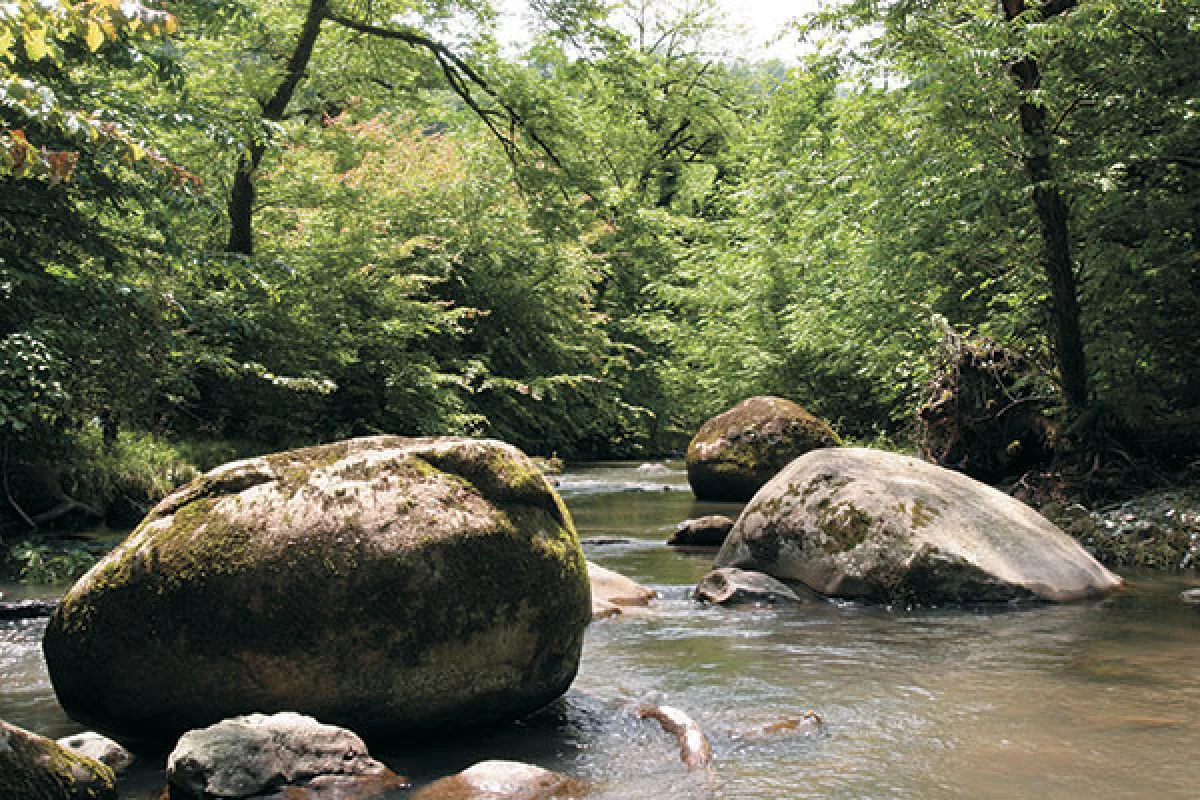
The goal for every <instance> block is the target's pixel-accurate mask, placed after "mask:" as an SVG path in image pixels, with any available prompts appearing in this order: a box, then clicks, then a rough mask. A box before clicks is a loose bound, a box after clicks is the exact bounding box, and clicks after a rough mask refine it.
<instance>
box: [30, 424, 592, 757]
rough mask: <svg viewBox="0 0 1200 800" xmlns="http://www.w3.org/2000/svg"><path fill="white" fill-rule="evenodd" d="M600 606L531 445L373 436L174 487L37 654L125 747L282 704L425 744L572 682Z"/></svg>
mask: <svg viewBox="0 0 1200 800" xmlns="http://www.w3.org/2000/svg"><path fill="white" fill-rule="evenodd" d="M589 594H590V592H589V586H588V575H587V567H586V563H585V561H584V557H583V551H582V549H581V548H580V546H579V542H578V538H577V536H576V533H575V529H574V526H573V524H572V522H571V519H570V515H569V514H568V513H567V510H566V508H565V507H564V506H563V504H562V501H561V499H560V498H559V497H558V495H557V494H556V493H555V492H554V490H553V489H551V488H550V486H549V485H548V484H547V483H546V480H545V478H543V477H542V474H541V473H540V472H539V471H538V470H537V468H536V467H535V466H534V465H533V464H532V463H531V462H530V461H529V459H528V458H527V457H526V456H525V455H523V454H522V453H521V452H520V451H518V450H517V449H515V448H513V447H511V446H510V445H506V444H503V443H501V442H497V441H489V440H471V439H457V438H443V439H406V438H400V437H387V436H381V437H372V438H366V439H355V440H351V441H346V442H339V443H336V444H331V445H325V446H321V447H313V448H307V449H304V450H295V451H289V452H286V453H279V454H275V455H271V456H265V457H262V458H255V459H250V460H247V461H241V462H236V463H233V464H228V465H226V466H224V467H220V468H218V469H216V470H214V471H213V472H211V473H209V474H207V475H204V476H201V477H200V478H198V479H196V480H195V481H193V482H192V483H190V484H188V485H187V486H185V487H183V488H181V489H180V490H178V491H177V492H175V493H174V494H172V495H170V496H169V497H167V498H166V499H164V500H163V501H162V502H161V503H160V504H159V505H158V506H156V507H155V508H154V509H153V510H152V511H151V513H150V514H149V516H147V518H146V519H145V520H144V521H143V522H142V524H141V525H140V526H139V527H138V528H137V529H136V530H135V531H134V532H133V533H132V534H131V535H130V536H129V538H128V539H126V540H125V542H123V543H122V544H121V545H120V546H119V547H117V548H116V549H115V550H114V551H113V552H112V553H111V554H110V555H109V556H107V557H106V558H105V559H104V560H102V561H101V562H100V563H98V564H97V565H96V566H95V567H94V568H93V569H92V570H91V571H89V572H88V574H87V575H85V576H84V577H83V578H82V579H80V581H79V582H78V583H77V584H76V585H75V586H74V587H72V589H71V590H70V591H69V592H67V594H66V595H65V596H64V597H63V599H62V602H61V603H60V604H59V607H58V609H57V611H56V612H55V614H54V616H53V617H51V619H50V622H49V624H48V626H47V629H46V634H45V638H44V640H43V649H44V652H45V656H46V663H47V666H48V668H49V672H50V677H51V679H52V681H53V683H54V688H55V691H56V692H57V694H58V697H59V700H60V702H61V703H62V706H63V707H64V708H65V709H66V711H67V713H69V714H70V715H72V716H73V717H74V718H75V719H77V720H79V721H81V722H83V723H84V724H86V725H87V726H88V727H90V728H94V729H96V730H99V731H101V732H103V733H106V734H108V735H110V736H113V738H116V739H118V740H119V741H123V742H125V743H127V744H131V743H132V744H143V743H144V744H147V745H160V746H161V745H163V744H169V743H172V742H174V741H175V739H177V738H178V737H179V735H180V734H182V733H183V732H184V731H186V730H190V729H193V728H200V727H204V726H206V725H211V724H213V723H214V722H217V721H219V720H222V719H227V718H230V717H234V716H237V715H239V714H246V713H251V712H273V711H285V710H290V711H297V712H300V713H305V714H311V715H313V716H315V717H317V718H319V719H321V720H323V721H326V722H328V723H330V724H336V725H341V726H344V727H347V728H350V729H352V730H355V731H358V732H360V733H362V734H363V735H365V736H374V735H379V736H414V735H420V734H422V733H423V732H427V731H429V730H431V729H435V728H447V727H456V726H468V725H471V726H473V725H478V724H483V723H487V722H495V721H505V720H511V719H516V718H519V717H521V716H524V715H526V714H528V713H530V712H532V711H534V710H536V709H538V708H540V707H541V706H543V705H545V704H546V703H548V702H550V701H551V700H553V699H555V698H556V697H558V696H559V695H561V694H562V693H563V692H564V691H566V689H567V687H568V686H569V685H570V683H571V681H572V679H573V678H574V676H575V672H576V670H577V669H578V665H579V657H580V651H581V649H582V646H583V635H584V630H585V628H586V627H587V624H588V622H589V620H590V619H591V602H590V597H589ZM134 749H136V747H135V748H134Z"/></svg>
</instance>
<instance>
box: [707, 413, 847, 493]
mask: <svg viewBox="0 0 1200 800" xmlns="http://www.w3.org/2000/svg"><path fill="white" fill-rule="evenodd" d="M840 444H841V440H840V439H839V438H838V436H837V434H836V433H834V431H833V429H832V428H831V427H829V424H828V423H827V422H825V421H824V420H821V419H819V418H817V417H815V416H813V415H812V414H810V413H808V412H807V411H805V410H804V409H803V408H801V407H800V406H799V405H797V404H795V403H793V402H792V401H790V400H784V399H783V398H781V397H751V398H750V399H748V400H744V401H742V402H741V403H739V404H738V405H736V406H734V407H733V408H731V409H729V410H728V411H726V412H724V413H722V414H718V415H717V416H715V417H713V418H712V419H710V420H708V421H707V422H705V423H704V424H703V425H702V426H701V427H700V430H699V431H698V432H697V433H696V436H695V437H694V438H693V439H692V441H691V443H690V444H689V445H688V449H687V475H688V483H689V484H691V487H692V492H693V493H695V495H696V498H697V499H699V500H723V501H734V502H745V501H747V500H749V499H750V498H751V497H753V496H754V493H755V492H757V491H758V490H759V489H760V488H762V487H763V485H765V484H766V483H767V481H769V480H771V478H772V477H774V476H775V474H776V473H778V472H779V470H781V469H783V468H784V467H785V466H787V465H788V464H789V463H791V461H792V460H793V459H795V458H797V457H798V456H801V455H804V454H805V453H807V452H809V451H810V450H816V449H818V448H823V447H836V446H839V445H840Z"/></svg>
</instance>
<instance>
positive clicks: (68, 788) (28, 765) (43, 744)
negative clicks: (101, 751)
mask: <svg viewBox="0 0 1200 800" xmlns="http://www.w3.org/2000/svg"><path fill="white" fill-rule="evenodd" d="M116 796H117V790H116V778H115V777H114V776H113V772H112V770H111V769H109V768H108V767H106V766H105V765H103V764H101V763H100V762H98V761H94V760H92V759H90V758H86V757H84V756H80V755H77V754H75V753H72V752H71V751H70V750H68V749H66V748H65V747H63V746H62V745H59V744H58V743H57V742H55V741H53V740H52V739H47V738H46V737H44V736H38V735H37V734H36V733H30V732H29V731H27V730H24V729H23V728H18V727H17V726H15V725H9V724H8V723H7V722H4V721H3V720H0V798H4V800H115V798H116Z"/></svg>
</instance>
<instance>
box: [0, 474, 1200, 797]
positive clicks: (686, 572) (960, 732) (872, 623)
mask: <svg viewBox="0 0 1200 800" xmlns="http://www.w3.org/2000/svg"><path fill="white" fill-rule="evenodd" d="M557 481H558V484H559V490H560V491H561V492H562V494H563V496H564V498H565V499H566V502H567V505H568V506H569V507H570V509H571V512H572V514H573V515H574V518H575V523H576V526H577V527H578V529H579V532H580V536H581V537H582V538H583V539H584V548H585V550H586V551H587V553H588V557H589V558H590V559H591V560H593V561H595V562H597V563H600V564H602V565H604V566H607V567H609V568H612V569H615V570H617V571H619V572H622V573H624V574H626V575H628V576H630V577H631V578H633V579H635V580H637V581H639V582H641V583H643V584H646V585H648V586H650V587H651V588H654V589H656V590H657V591H658V592H659V593H660V595H661V597H660V599H659V600H657V601H656V602H655V604H654V605H653V607H652V608H651V609H650V611H649V612H648V613H643V614H632V615H626V616H624V617H619V618H615V619H608V620H603V621H599V622H596V623H594V624H593V625H592V626H591V628H590V629H589V633H588V639H587V644H586V647H585V651H584V658H583V664H582V666H581V669H580V673H579V677H578V679H577V680H576V682H575V685H574V687H573V689H572V690H571V692H570V693H569V694H568V696H567V697H566V698H565V700H564V701H560V702H559V703H557V704H555V705H554V706H552V707H551V708H550V709H548V710H546V711H545V712H542V713H540V714H539V715H537V716H535V717H534V718H532V719H530V720H528V721H526V722H524V723H522V724H520V725H517V726H513V727H510V728H508V729H504V730H500V731H495V732H491V733H486V734H482V735H479V736H475V737H472V738H470V739H466V738H462V737H460V738H458V739H456V740H454V741H442V742H437V743H436V744H431V745H430V746H428V747H426V748H424V749H420V750H408V751H403V752H388V751H387V750H386V749H385V750H384V751H383V752H382V753H381V755H382V756H383V757H384V759H385V760H386V761H388V762H389V763H390V764H392V766H394V767H395V768H396V769H397V770H399V771H401V772H404V773H406V774H408V775H410V776H411V777H412V778H413V779H414V781H416V782H417V783H418V784H420V783H423V782H426V781H429V780H432V779H434V778H436V777H438V776H440V775H444V774H448V773H450V772H454V771H457V770H459V769H462V768H463V767H465V766H468V765H469V764H471V763H474V762H475V761H479V760H483V759H487V758H508V759H516V760H521V761H528V762H532V763H536V764H539V765H541V766H545V767H548V768H551V769H556V770H559V771H562V772H567V773H570V774H572V775H575V776H578V777H582V778H585V779H587V780H589V781H590V782H592V783H593V784H594V786H595V797H598V798H605V800H608V799H610V798H611V799H613V800H615V799H617V798H626V799H628V800H640V799H657V798H666V797H670V798H747V799H749V798H764V799H766V798H771V799H772V800H774V799H776V798H806V797H812V798H961V797H967V798H982V799H987V798H1088V797H1094V798H1195V797H1197V796H1200V788H1198V787H1200V759H1197V757H1196V756H1197V754H1200V611H1197V610H1196V609H1191V608H1188V607H1186V606H1184V605H1183V604H1182V603H1180V601H1179V599H1178V592H1179V591H1180V590H1181V589H1183V588H1186V586H1188V585H1191V584H1192V583H1194V582H1195V581H1186V580H1185V579H1182V578H1175V577H1164V576H1129V577H1130V578H1131V581H1130V584H1131V585H1130V588H1129V590H1128V591H1126V592H1124V593H1123V594H1121V595H1120V596H1118V597H1116V598H1114V599H1111V600H1109V601H1107V602H1105V603H1101V604H1093V605H1082V606H1046V607H1039V608H1028V609H1023V610H1007V609H1004V610H1002V609H988V610H922V611H908V610H903V609H898V610H887V609H878V608H863V607H856V606H837V605H832V604H831V605H828V606H824V607H818V608H813V607H807V606H806V607H803V608H797V609H769V608H767V609H749V610H729V609H724V608H706V607H703V606H700V605H698V604H696V603H694V602H693V601H692V600H691V599H690V596H689V593H690V589H691V587H692V586H693V585H694V584H695V582H696V581H697V580H698V579H699V578H700V576H702V575H703V574H704V573H705V572H706V571H707V570H708V568H709V565H710V563H711V561H712V554H711V553H680V552H675V551H673V550H671V549H670V548H667V547H666V546H665V544H664V542H665V540H666V538H667V536H668V535H669V534H670V532H671V530H672V529H673V528H674V525H675V523H677V522H678V521H680V520H682V519H685V518H687V517H694V516H699V515H702V514H708V513H725V514H729V515H733V514H736V512H737V510H738V508H737V506H732V505H717V504H708V503H697V502H695V501H694V500H693V498H692V495H691V493H690V492H689V491H688V490H687V485H686V481H685V480H684V478H683V474H682V472H681V471H679V470H678V469H677V468H672V469H665V468H662V467H658V468H640V469H639V468H638V465H602V466H593V467H588V468H583V469H578V470H572V471H570V472H569V473H568V474H566V475H563V476H560V477H559V478H558V479H557ZM0 591H3V592H5V594H6V595H7V599H19V597H20V596H29V593H28V592H21V591H20V590H19V589H18V588H16V587H8V586H0ZM43 628H44V622H43V621H31V622H15V623H14V622H0V676H2V682H0V718H3V719H7V720H9V721H10V722H13V723H15V724H18V725H22V726H24V727H27V728H31V729H33V730H36V731H38V732H41V733H45V734H48V735H52V736H61V735H65V734H67V733H70V732H74V731H76V730H78V728H77V726H76V725H75V724H74V723H73V722H71V721H70V720H69V719H68V718H67V717H66V716H65V715H64V714H63V712H62V711H61V709H59V707H58V705H57V703H56V702H55V701H54V695H53V691H52V690H51V688H50V685H49V681H48V679H47V677H46V674H45V668H44V665H43V664H42V662H41V657H40V651H39V647H38V642H39V639H40V636H41V631H42V629H43ZM644 702H653V703H662V704H670V705H672V706H675V707H678V708H680V709H683V710H684V711H686V712H687V713H689V714H690V715H691V716H692V717H693V718H695V719H696V720H697V721H698V722H699V723H700V725H701V727H703V728H704V729H705V731H706V732H707V733H708V736H709V738H710V740H711V741H712V746H713V752H714V761H713V769H712V770H711V771H710V772H701V773H691V774H689V773H687V772H685V771H684V769H683V767H682V765H681V764H680V762H679V754H678V748H677V746H676V745H675V742H674V739H673V738H672V737H670V736H668V735H667V734H665V733H663V732H662V731H661V730H660V729H659V727H658V725H657V724H656V723H654V722H653V721H642V720H639V719H638V718H637V716H636V713H635V712H636V707H637V705H638V704H639V703H644ZM807 710H813V711H816V712H817V713H818V714H819V715H820V716H821V717H822V718H823V719H824V722H825V729H824V732H823V733H820V734H818V735H815V736H810V735H805V734H804V733H803V731H802V730H801V728H800V727H795V728H793V722H792V721H794V720H797V719H798V718H800V716H801V715H802V714H803V712H805V711H807ZM161 785H162V773H161V771H160V770H158V769H156V768H155V765H146V764H143V765H142V766H140V767H137V768H135V769H134V771H133V772H132V773H131V775H130V777H129V778H127V779H126V783H125V786H124V791H123V795H122V796H123V797H130V798H134V799H135V800H141V799H142V798H146V799H147V800H148V798H151V797H155V796H156V794H157V790H158V789H159V788H160V787H161Z"/></svg>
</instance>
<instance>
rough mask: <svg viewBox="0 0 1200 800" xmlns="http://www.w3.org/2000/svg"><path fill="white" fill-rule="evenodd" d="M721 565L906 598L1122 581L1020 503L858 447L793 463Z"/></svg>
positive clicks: (1074, 592) (1053, 593)
mask: <svg viewBox="0 0 1200 800" xmlns="http://www.w3.org/2000/svg"><path fill="white" fill-rule="evenodd" d="M715 566H717V567H739V568H742V569H750V570H758V571H761V572H766V573H768V574H770V575H773V576H775V577H776V578H780V579H782V580H785V581H799V582H801V583H804V584H805V585H807V586H809V587H810V588H812V589H814V590H816V591H817V592H819V593H821V594H823V595H828V596H836V597H843V598H851V599H861V600H866V601H872V602H886V603H905V604H907V603H918V604H939V603H947V602H994V601H1005V600H1010V599H1016V598H1023V597H1033V596H1036V597H1041V598H1044V599H1047V600H1055V601H1072V600H1082V599H1087V598H1092V597H1097V596H1100V595H1103V594H1105V593H1107V592H1110V591H1112V590H1113V589H1116V588H1117V587H1119V586H1120V585H1121V583H1122V581H1121V579H1120V578H1118V577H1117V576H1116V575H1114V574H1112V573H1111V572H1109V571H1108V570H1107V569H1105V568H1104V567H1102V566H1101V565H1100V564H1099V563H1097V562H1096V560H1095V559H1093V558H1092V557H1091V556H1090V555H1088V554H1087V552H1086V551H1085V550H1084V549H1083V548H1082V547H1081V546H1080V545H1079V543H1078V542H1076V541H1075V540H1074V539H1072V538H1071V537H1069V536H1067V535H1066V534H1065V533H1063V532H1062V531H1060V530H1059V529H1058V528H1056V527H1054V526H1053V525H1052V524H1050V523H1049V522H1048V521H1046V520H1045V519H1044V518H1043V517H1042V516H1041V515H1039V514H1038V513H1037V512H1036V511H1034V510H1033V509H1031V508H1029V507H1028V506H1026V505H1024V504H1023V503H1021V502H1020V501H1018V500H1014V499H1013V498H1011V497H1009V496H1008V495H1006V494H1004V493H1002V492H999V491H997V490H995V489H993V488H991V487H989V486H985V485H984V484H982V483H979V482H978V481H975V480H973V479H971V478H968V477H967V476H965V475H962V474H961V473H958V472H953V471H951V470H947V469H943V468H941V467H938V466H935V465H933V464H929V463H928V462H925V461H921V460H919V459H916V458H910V457H908V456H903V455H897V454H895V453H886V452H882V451H878V450H867V449H860V448H837V449H829V450H818V451H815V452H812V453H809V454H808V455H805V456H801V457H800V458H798V459H796V460H795V461H794V462H792V464H791V465H789V466H788V468H787V469H785V470H784V471H783V472H781V473H779V475H777V476H776V477H775V478H774V479H773V480H772V481H771V482H770V483H769V484H767V485H766V486H765V487H763V489H762V491H760V492H759V493H758V494H757V495H755V497H754V499H753V500H752V501H751V502H750V504H749V505H747V506H746V508H745V510H744V511H743V512H742V515H741V517H740V518H739V519H738V521H737V524H736V525H735V526H734V528H733V531H731V532H730V534H729V538H728V539H726V540H725V545H724V547H722V548H721V552H720V553H719V554H718V556H717V560H716V564H715Z"/></svg>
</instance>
